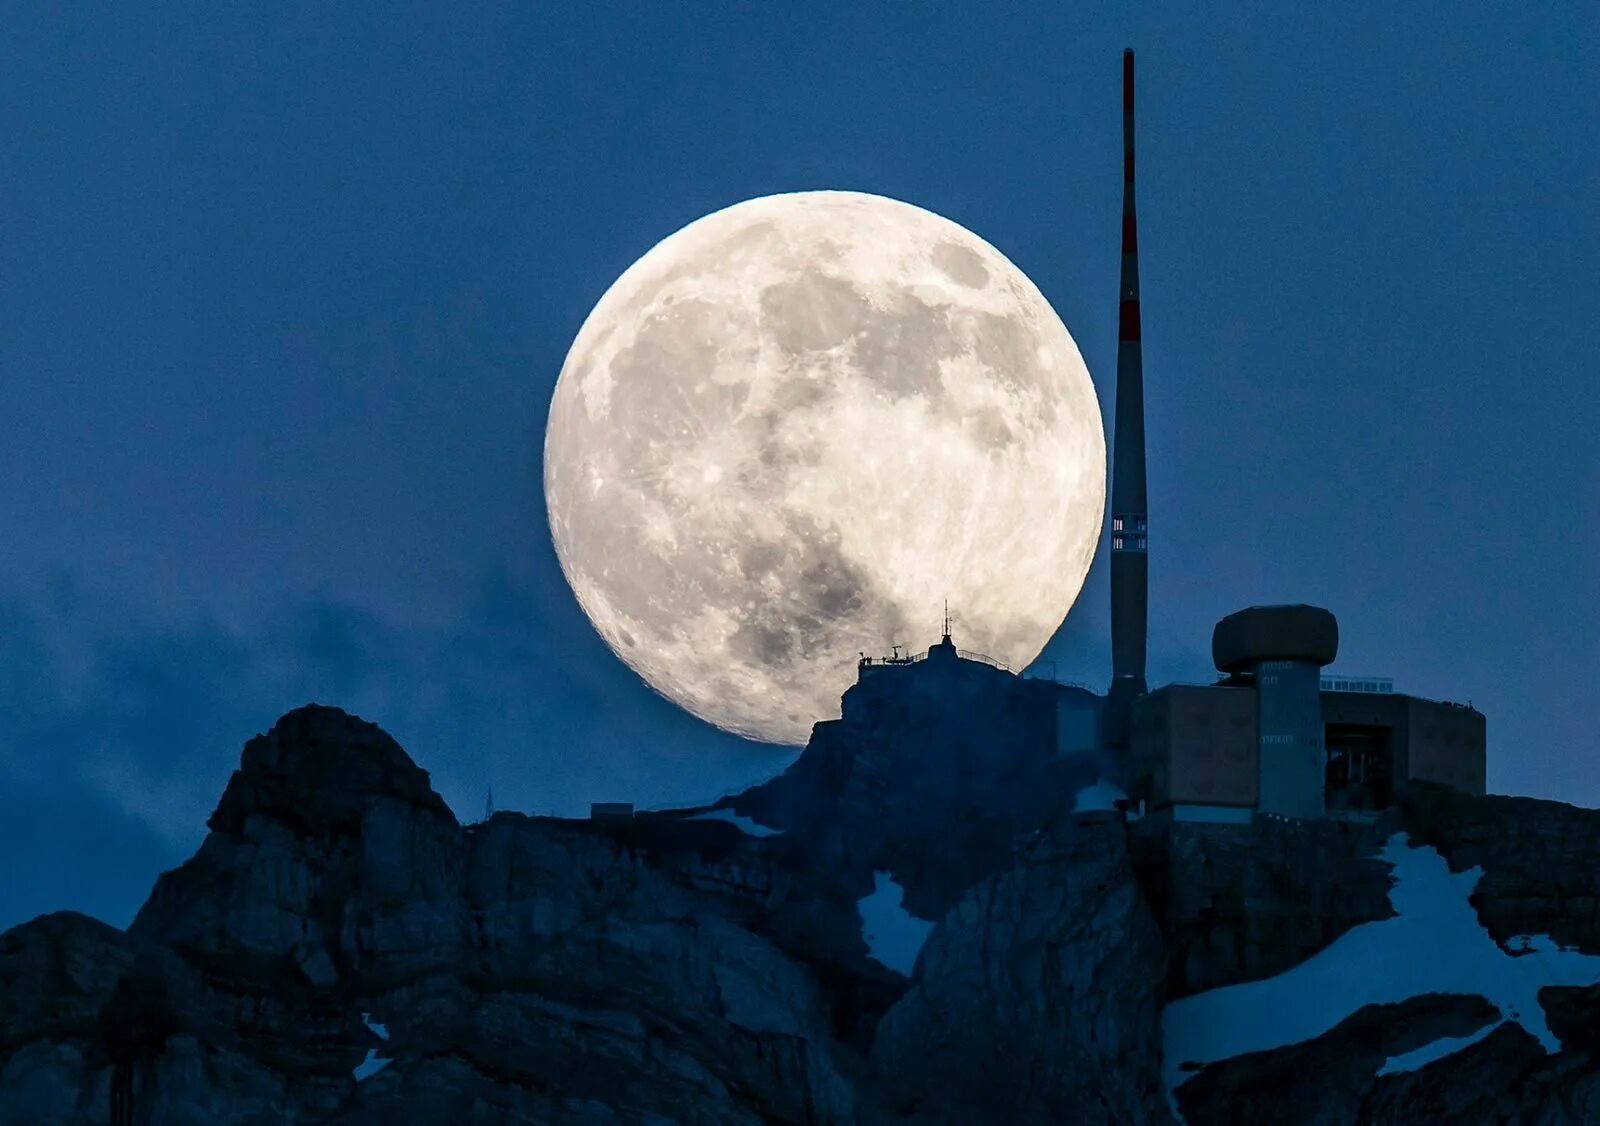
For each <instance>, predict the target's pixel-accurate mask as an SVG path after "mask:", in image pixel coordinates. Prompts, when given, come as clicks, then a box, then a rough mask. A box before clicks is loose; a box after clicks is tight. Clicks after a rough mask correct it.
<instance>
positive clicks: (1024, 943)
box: [872, 814, 1166, 1124]
mask: <svg viewBox="0 0 1600 1126" xmlns="http://www.w3.org/2000/svg"><path fill="white" fill-rule="evenodd" d="M1162 965H1163V953H1162V949H1161V940H1160V936H1159V934H1158V933H1157V931H1156V927H1155V922H1154V920H1153V919H1152V918H1151V916H1150V910H1149V908H1148V907H1147V906H1146V905H1145V902H1144V899H1143V896H1142V895H1141V894H1140V892H1139V887H1138V884H1137V882H1136V881H1135V880H1134V876H1133V867H1132V864H1131V863H1130V862H1129V859H1128V852H1127V848H1126V845H1125V843H1124V840H1123V827H1122V824H1121V818H1120V817H1113V816H1112V815H1109V814H1104V815H1099V816H1089V817H1084V818H1074V817H1066V818H1062V819H1059V820H1057V821H1056V822H1055V823H1053V824H1052V825H1051V826H1050V827H1049V828H1048V829H1047V830H1046V831H1045V832H1044V833H1042V834H1040V836H1039V837H1038V838H1037V839H1036V840H1035V841H1033V842H1032V843H1031V844H1030V845H1029V846H1028V848H1027V850H1026V852H1025V854H1024V857H1023V860H1022V862H1021V863H1019V864H1018V865H1017V866H1016V867H1014V868H1012V869H1010V870H1008V871H1006V872H1003V873H1001V874H999V875H997V876H992V877H990V878H989V879H987V880H984V881H983V882H981V883H980V884H978V886H976V887H975V888H973V889H972V890H971V891H970V892H968V893H967V895H966V896H965V897H964V898H963V899H962V900H961V902H960V903H958V904H957V905H956V906H955V908H954V909H953V910H951V912H950V913H949V914H948V915H946V916H945V918H944V920H943V921H942V922H941V923H940V925H939V926H938V928H937V929H936V930H935V931H934V932H933V934H932V936H931V937H930V938H929V941H928V945H927V947H926V948H925V949H924V951H923V955H922V963H921V966H920V968H919V973H918V977H917V980H916V982H915V983H914V984H913V985H912V987H911V989H910V990H909V991H908V992H907V993H906V995H905V996H904V997H903V998H901V1000H900V1001H899V1003H898V1004H896V1005H895V1007H894V1008H892V1009H890V1010H889V1012H888V1014H887V1015H886V1016H885V1017H884V1018H883V1022H882V1023H881V1024H880V1025H879V1026H878V1036H877V1041H876V1043H875V1045H874V1047H873V1053H872V1061H873V1063H874V1065H875V1066H876V1067H877V1069H878V1070H879V1073H880V1074H881V1075H882V1076H883V1080H884V1084H885V1089H886V1093H885V1097H886V1098H887V1099H888V1100H889V1102H890V1104H891V1106H892V1107H893V1108H894V1109H896V1110H897V1111H900V1112H901V1113H903V1114H905V1115H907V1116H908V1117H909V1118H912V1119H914V1120H915V1121H918V1122H949V1123H967V1122H985V1121H989V1122H1012V1123H1041V1124H1042V1123H1055V1122H1062V1121H1072V1122H1081V1123H1124V1122H1160V1121H1164V1120H1165V1117H1166V1110H1165V1107H1164V1105H1163V1104H1162V1102H1161V1100H1160V1098H1159V1096H1158V1095H1157V1094H1156V1092H1157V1090H1158V1088H1159V1077H1158V1075H1157V1074H1156V1071H1155V1069H1156V1067H1157V1064H1158V1062H1159V1060H1160V1053H1161V1046H1160V1043H1159V1042H1158V1041H1157V1040H1153V1039H1152V1037H1154V1036H1157V1035H1158V1030H1159V1027H1160V1024H1159V1013H1160V1008H1161V996H1160V982H1161V969H1162Z"/></svg>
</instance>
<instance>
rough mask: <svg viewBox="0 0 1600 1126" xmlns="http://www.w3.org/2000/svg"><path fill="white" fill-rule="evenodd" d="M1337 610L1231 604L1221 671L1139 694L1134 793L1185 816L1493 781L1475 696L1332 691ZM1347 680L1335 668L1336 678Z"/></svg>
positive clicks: (1357, 810)
mask: <svg viewBox="0 0 1600 1126" xmlns="http://www.w3.org/2000/svg"><path fill="white" fill-rule="evenodd" d="M1337 649H1338V624H1337V622H1336V621H1335V620H1334V618H1333V615H1332V614H1330V613H1328V612H1327V611H1326V610H1321V609H1318V608H1316V607H1311V606H1270V607H1252V608H1251V609H1249V610H1243V611H1240V612H1239V613H1238V614H1233V615H1230V616H1229V617H1228V618H1224V619H1223V621H1222V622H1219V623H1218V625H1217V630H1216V633H1215V634H1214V636H1213V644H1212V655H1213V658H1214V659H1215V662H1216V664H1217V667H1218V669H1219V671H1220V672H1221V673H1222V674H1223V676H1222V679H1220V680H1219V681H1218V682H1217V683H1216V684H1213V685H1190V684H1174V685H1168V686H1166V687H1164V688H1158V689H1156V690H1155V691H1153V692H1151V693H1149V694H1147V695H1145V696H1143V697H1141V698H1140V699H1139V700H1137V701H1136V702H1135V704H1134V707H1133V712H1132V721H1131V737H1130V741H1129V753H1128V770H1129V776H1130V777H1129V795H1130V797H1133V798H1135V799H1139V800H1143V801H1144V802H1145V804H1146V807H1147V809H1149V810H1150V811H1152V812H1155V813H1157V814H1163V815H1166V816H1171V817H1172V818H1174V819H1176V820H1191V821H1248V820H1250V819H1251V818H1252V817H1254V816H1255V815H1257V814H1258V813H1259V814H1270V815H1274V816H1281V817H1299V818H1312V817H1323V816H1332V817H1351V816H1356V817H1359V816H1364V815H1367V814H1371V813H1375V812H1377V811H1378V810H1381V809H1385V808H1387V807H1388V806H1390V805H1392V804H1394V802H1395V800H1396V799H1397V798H1398V797H1399V796H1400V795H1401V794H1402V793H1403V791H1404V789H1405V787H1406V786H1407V785H1409V784H1411V783H1413V782H1435V783H1439V784H1442V785H1446V786H1451V787H1453V788H1455V789H1458V790H1461V791H1463V792H1465V793H1469V794H1482V793H1484V792H1485V789H1486V781H1487V780H1486V776H1485V773H1486V733H1487V732H1486V722H1485V720H1484V716H1483V713H1482V712H1479V711H1477V710H1476V709H1474V708H1472V707H1470V706H1468V705H1465V704H1457V703H1450V702H1439V701H1434V700H1424V699H1420V698H1418V697H1415V696H1408V695H1404V694H1401V693H1396V692H1394V691H1393V688H1392V685H1391V684H1390V683H1389V682H1388V681H1386V680H1385V681H1379V680H1378V679H1377V678H1371V679H1368V680H1363V681H1361V682H1359V683H1362V684H1363V686H1365V685H1367V684H1371V685H1372V690H1371V691H1342V690H1341V691H1329V690H1324V689H1323V688H1322V687H1321V681H1322V677H1321V671H1320V670H1321V668H1322V666H1323V665H1324V664H1327V663H1329V662H1331V661H1332V660H1333V658H1334V656H1335V655H1336V653H1337ZM1335 682H1336V683H1337V682H1339V681H1338V680H1336V681H1335Z"/></svg>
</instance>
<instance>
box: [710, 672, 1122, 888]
mask: <svg viewBox="0 0 1600 1126" xmlns="http://www.w3.org/2000/svg"><path fill="white" fill-rule="evenodd" d="M1075 691H1077V690H1075V689H1070V688H1065V687H1063V686H1062V685H1058V684H1055V683H1053V682H1050V681H1042V680H1027V679H1024V678H1021V677H1017V676H1014V675H1012V674H1011V673H1008V672H1006V671H1004V670H1003V669H998V668H994V667H992V666H990V665H986V664H983V663H980V662H977V661H967V660H956V659H954V658H950V659H940V658H939V657H938V656H937V655H936V654H930V656H929V657H928V659H926V660H924V661H920V662H918V663H916V664H913V665H909V666H904V667H892V668H888V669H884V670H882V671H880V672H878V673H876V674H873V675H868V676H865V677H863V678H862V679H861V680H860V681H859V682H858V683H857V684H855V685H853V686H852V687H851V688H850V689H849V690H848V691H846V692H845V694H844V698H843V700H842V701H841V707H840V712H841V717H840V718H839V719H837V720H829V721H826V722H823V723H819V724H817V725H816V728H815V730H814V731H813V733H812V737H811V741H810V743H809V744H808V745H807V747H806V752H805V754H803V755H802V756H800V758H799V759H798V760H796V762H795V763H794V764H793V765H792V766H791V767H790V768H789V769H788V770H787V771H786V772H785V773H784V774H782V775H780V776H779V777H777V778H775V779H773V780H772V781H770V782H768V783H766V784H765V785H762V786H758V787H756V788H755V789H753V790H750V791H748V792H747V793H745V794H742V795H740V796H739V798H738V799H737V800H736V802H735V803H734V808H736V809H737V810H738V811H739V812H740V813H742V814H746V815H748V816H753V817H755V818H756V819H757V820H759V821H761V822H762V823H764V824H767V825H772V826H775V827H778V828H782V829H786V830H788V831H789V833H790V834H792V835H793V836H795V837H796V838H798V839H802V840H804V841H805V844H806V848H807V849H808V851H809V852H810V853H811V855H813V856H814V857H816V858H817V859H818V861H819V862H820V863H822V864H824V865H825V866H827V867H828V868H829V869H830V870H832V871H835V872H843V873H847V874H849V875H850V876H851V877H853V878H854V879H855V881H856V882H857V884H858V885H859V886H861V887H862V889H863V890H862V892H861V893H859V894H864V893H865V891H866V890H870V888H871V886H872V881H871V878H870V873H871V872H872V871H875V870H882V871H886V872H888V873H890V874H891V875H892V876H893V877H894V880H895V882H896V883H897V884H899V885H900V886H901V887H902V888H904V889H905V894H906V905H907V906H908V907H909V908H910V910H912V911H913V912H915V913H916V914H917V915H919V916H921V917H922V918H925V919H936V918H938V917H939V916H941V915H943V914H944V913H945V912H946V911H947V910H949V909H950V907H952V906H953V905H954V904H955V903H956V901H957V900H959V899H960V898H961V897H962V896H963V895H964V894H965V893H966V890H967V889H968V888H970V887H971V886H972V885H973V884H974V883H976V882H977V881H978V880H980V879H983V878H985V877H987V876H990V875H993V874H994V873H996V872H998V871H1001V870H1003V869H1004V868H1006V867H1008V866H1009V865H1010V864H1011V863H1012V860H1013V858H1014V853H1015V846H1016V841H1017V838H1018V837H1019V835H1021V834H1024V833H1028V832H1032V831H1034V830H1036V829H1038V828H1039V827H1040V826H1042V825H1044V824H1046V823H1047V822H1049V821H1050V820H1051V818H1053V817H1054V816H1055V815H1056V814H1057V813H1059V812H1060V811H1062V810H1070V809H1071V808H1072V804H1073V798H1074V796H1075V795H1076V794H1077V793H1078V791H1079V790H1081V789H1082V788H1083V787H1085V786H1087V785H1089V784H1090V783H1092V782H1094V781H1095V779H1096V778H1098V777H1099V769H1098V767H1097V766H1096V764H1095V762H1094V761H1093V759H1092V758H1089V757H1087V756H1073V757H1059V756H1056V755H1054V754H1052V753H1050V752H1049V750H1048V748H1051V747H1053V746H1054V745H1055V724H1056V715H1057V698H1058V696H1059V695H1060V694H1062V693H1071V692H1075ZM1041 749H1044V750H1043V751H1042V750H1041Z"/></svg>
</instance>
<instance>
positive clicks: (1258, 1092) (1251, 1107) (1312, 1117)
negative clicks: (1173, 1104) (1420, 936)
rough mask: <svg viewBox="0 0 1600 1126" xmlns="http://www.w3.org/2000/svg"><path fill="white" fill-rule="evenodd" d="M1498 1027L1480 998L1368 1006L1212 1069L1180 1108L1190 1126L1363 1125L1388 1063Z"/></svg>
mask: <svg viewBox="0 0 1600 1126" xmlns="http://www.w3.org/2000/svg"><path fill="white" fill-rule="evenodd" d="M1499 1019H1500V1013H1499V1010H1497V1009H1496V1008H1495V1007H1494V1006H1493V1005H1491V1004H1490V1003H1489V1002H1488V1001H1486V1000H1484V999H1483V998H1481V997H1463V996H1445V995H1439V994H1426V995H1424V996H1422V997H1417V998H1413V999H1412V1000H1410V1001H1406V1002H1403V1003H1401V1004H1396V1005H1368V1006H1367V1007H1365V1008H1363V1009H1361V1010H1359V1011H1358V1012H1356V1013H1355V1014H1354V1015H1353V1016H1351V1017H1349V1018H1348V1019H1346V1020H1344V1021H1342V1022H1340V1023H1339V1024H1338V1025H1337V1026H1335V1027H1334V1028H1333V1029H1331V1030H1330V1031H1328V1032H1327V1033H1325V1034H1323V1035H1322V1036H1319V1037H1317V1038H1316V1039H1315V1040H1310V1041H1307V1042H1305V1043H1302V1044H1294V1045H1291V1046H1289V1047H1286V1048H1280V1049H1278V1050H1276V1051H1271V1052H1251V1053H1249V1054H1247V1055H1242V1056H1236V1057H1234V1058H1233V1059H1230V1060H1225V1061H1223V1062H1222V1063H1218V1064H1213V1065H1212V1066H1210V1067H1207V1068H1206V1069H1205V1070H1203V1071H1201V1072H1200V1073H1199V1074H1198V1075H1197V1076H1196V1077H1195V1078H1194V1079H1192V1080H1191V1081H1189V1082H1188V1083H1185V1084H1184V1085H1183V1086H1182V1087H1180V1088H1178V1092H1177V1098H1178V1103H1179V1106H1180V1107H1181V1108H1182V1110H1183V1113H1184V1118H1185V1120H1186V1121H1187V1122H1188V1124H1189V1126H1280V1124H1281V1123H1284V1122H1297V1123H1302V1124H1303V1126H1343V1124H1345V1123H1349V1122H1358V1121H1362V1120H1363V1118H1364V1116H1363V1109H1364V1103H1365V1102H1366V1099H1367V1096H1368V1093H1369V1092H1370V1091H1372V1089H1373V1087H1374V1084H1375V1077H1376V1076H1377V1075H1378V1073H1379V1071H1380V1070H1381V1069H1382V1068H1383V1065H1384V1063H1385V1062H1386V1061H1388V1060H1389V1059H1391V1058H1393V1057H1396V1056H1400V1055H1403V1054H1405V1053H1406V1052H1410V1051H1414V1050H1415V1049H1417V1048H1420V1047H1422V1046H1423V1045H1425V1044H1427V1043H1429V1042H1431V1041H1434V1040H1437V1039H1439V1038H1441V1037H1446V1036H1449V1037H1457V1036H1468V1035H1470V1034H1472V1033H1474V1032H1476V1031H1478V1030H1479V1029H1480V1028H1482V1027H1483V1026H1484V1025H1486V1024H1490V1023H1492V1022H1495V1021H1498V1020H1499ZM1313 1075H1314V1076H1316V1096H1315V1098H1312V1099H1308V1098H1307V1097H1306V1078H1307V1076H1313ZM1369 1120H1370V1118H1369ZM1427 1120H1428V1119H1414V1120H1413V1121H1427Z"/></svg>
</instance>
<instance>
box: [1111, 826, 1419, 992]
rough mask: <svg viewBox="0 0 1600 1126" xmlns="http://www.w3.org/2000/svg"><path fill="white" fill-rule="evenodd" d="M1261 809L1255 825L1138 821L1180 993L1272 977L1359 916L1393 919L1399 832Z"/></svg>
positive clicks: (1137, 844)
mask: <svg viewBox="0 0 1600 1126" xmlns="http://www.w3.org/2000/svg"><path fill="white" fill-rule="evenodd" d="M1397 828H1398V825H1397V823H1396V821H1395V820H1394V819H1393V818H1392V817H1387V818H1384V819H1381V820H1379V821H1377V822H1371V823H1357V822H1317V821H1289V820H1283V819H1270V818H1260V819H1257V820H1256V821H1255V822H1254V823H1252V824H1249V825H1211V824H1196V823H1179V824H1175V825H1171V826H1149V825H1136V827H1135V831H1134V841H1133V844H1134V853H1135V856H1136V862H1137V865H1138V869H1139V878H1140V881H1141V883H1142V884H1143V885H1144V888H1145V893H1146V895H1147V896H1148V898H1149V901H1150V902H1151V903H1152V904H1155V905H1156V919H1157V921H1158V923H1159V924H1160V926H1161V931H1162V936H1163V938H1164V939H1165V942H1166V947H1167V951H1168V955H1169V957H1170V965H1169V978H1168V996H1169V997H1183V996H1186V995H1188V994H1190V993H1199V992H1202V991H1204V990H1207V989H1215V988H1218V987H1220V986H1224V985H1233V984H1236V983H1238V982H1241V981H1251V980H1254V979H1257V978H1263V977H1271V976H1272V975H1274V974H1278V973H1282V972H1283V971H1284V970H1287V969H1288V968H1289V967H1291V966H1293V965H1295V964H1296V963H1298V962H1302V961H1304V960H1305V959H1306V958H1308V957H1310V956H1311V955H1312V954H1315V953H1316V952H1317V951H1318V950H1321V949H1322V948H1323V947H1325V946H1327V945H1328V944H1329V943H1331V942H1332V941H1333V940H1334V939H1336V938H1338V937H1339V936H1340V935H1341V934H1343V933H1344V932H1345V931H1347V930H1349V929H1350V928H1351V927H1353V926H1355V925H1357V924H1358V923H1366V922H1373V921H1376V920H1378V919H1386V918H1388V917H1390V916H1391V915H1393V914H1394V910H1393V908H1391V907H1390V906H1389V894H1388V893H1389V870H1388V866H1387V865H1385V864H1384V863H1383V862H1382V861H1380V860H1377V859H1375V858H1374V854H1375V853H1376V852H1377V851H1378V850H1379V849H1380V848H1381V847H1382V846H1383V842H1384V841H1385V840H1387V839H1388V837H1389V836H1390V835H1391V834H1392V833H1394V832H1395V831H1396V829H1397Z"/></svg>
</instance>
